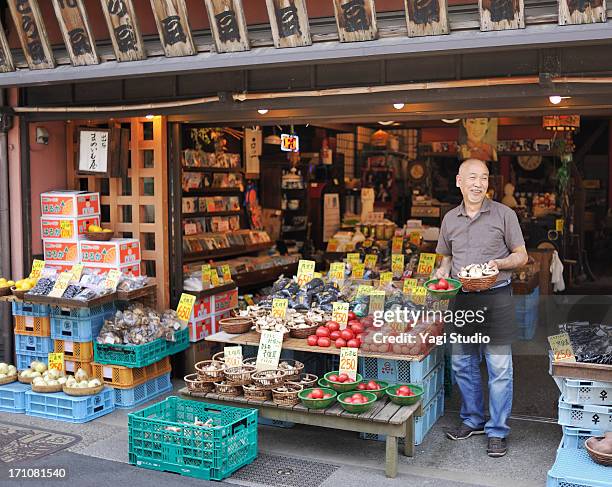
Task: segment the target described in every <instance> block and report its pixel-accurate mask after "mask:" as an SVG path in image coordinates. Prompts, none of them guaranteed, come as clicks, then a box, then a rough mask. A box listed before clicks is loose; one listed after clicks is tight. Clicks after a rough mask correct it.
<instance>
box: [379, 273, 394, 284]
mask: <svg viewBox="0 0 612 487" xmlns="http://www.w3.org/2000/svg"><path fill="white" fill-rule="evenodd" d="M391 281H393V272H381V274H380V281H379V285H380V287H383V286H386V285H387V284H389V283H390V282H391Z"/></svg>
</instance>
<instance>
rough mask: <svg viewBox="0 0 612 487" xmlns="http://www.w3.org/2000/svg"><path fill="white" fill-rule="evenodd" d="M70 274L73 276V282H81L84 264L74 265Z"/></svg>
mask: <svg viewBox="0 0 612 487" xmlns="http://www.w3.org/2000/svg"><path fill="white" fill-rule="evenodd" d="M70 273H71V274H72V280H74V281H77V282H78V281H80V280H81V274H83V264H74V265H73V266H72V269H70Z"/></svg>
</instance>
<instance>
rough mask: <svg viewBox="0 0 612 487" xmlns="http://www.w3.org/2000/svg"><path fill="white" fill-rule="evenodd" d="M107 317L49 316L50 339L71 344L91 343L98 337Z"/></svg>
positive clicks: (108, 316) (100, 315)
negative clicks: (67, 341) (66, 341)
mask: <svg viewBox="0 0 612 487" xmlns="http://www.w3.org/2000/svg"><path fill="white" fill-rule="evenodd" d="M111 316H112V313H110V314H109V315H103V314H99V315H94V316H90V317H89V318H73V317H68V316H65V317H59V316H53V315H51V338H53V339H54V340H70V341H72V342H91V341H93V340H95V339H96V338H97V337H98V334H99V333H100V330H101V329H102V326H103V325H104V320H105V319H107V318H110V317H111Z"/></svg>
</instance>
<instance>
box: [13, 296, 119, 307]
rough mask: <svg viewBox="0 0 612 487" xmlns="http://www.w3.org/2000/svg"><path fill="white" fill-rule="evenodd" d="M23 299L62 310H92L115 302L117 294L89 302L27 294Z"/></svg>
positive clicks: (99, 297)
mask: <svg viewBox="0 0 612 487" xmlns="http://www.w3.org/2000/svg"><path fill="white" fill-rule="evenodd" d="M24 298H25V299H24V301H27V302H28V303H34V304H49V305H52V306H60V307H62V308H94V307H96V306H100V305H103V304H106V303H110V302H113V301H116V300H117V293H116V292H115V293H109V294H105V295H103V296H98V297H97V298H94V299H90V300H89V301H83V300H80V299H65V298H53V297H50V296H39V295H35V294H29V293H27V294H26V295H25V297H24Z"/></svg>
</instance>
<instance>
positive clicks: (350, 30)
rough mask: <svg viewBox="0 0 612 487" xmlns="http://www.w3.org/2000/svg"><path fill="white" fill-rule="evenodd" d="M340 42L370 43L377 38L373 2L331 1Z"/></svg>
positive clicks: (357, 0) (369, 0)
mask: <svg viewBox="0 0 612 487" xmlns="http://www.w3.org/2000/svg"><path fill="white" fill-rule="evenodd" d="M333 2H334V14H335V15H336V25H337V26H338V36H339V38H340V42H356V41H371V40H374V39H376V38H377V37H378V27H377V26H376V8H375V6H374V0H333Z"/></svg>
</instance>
